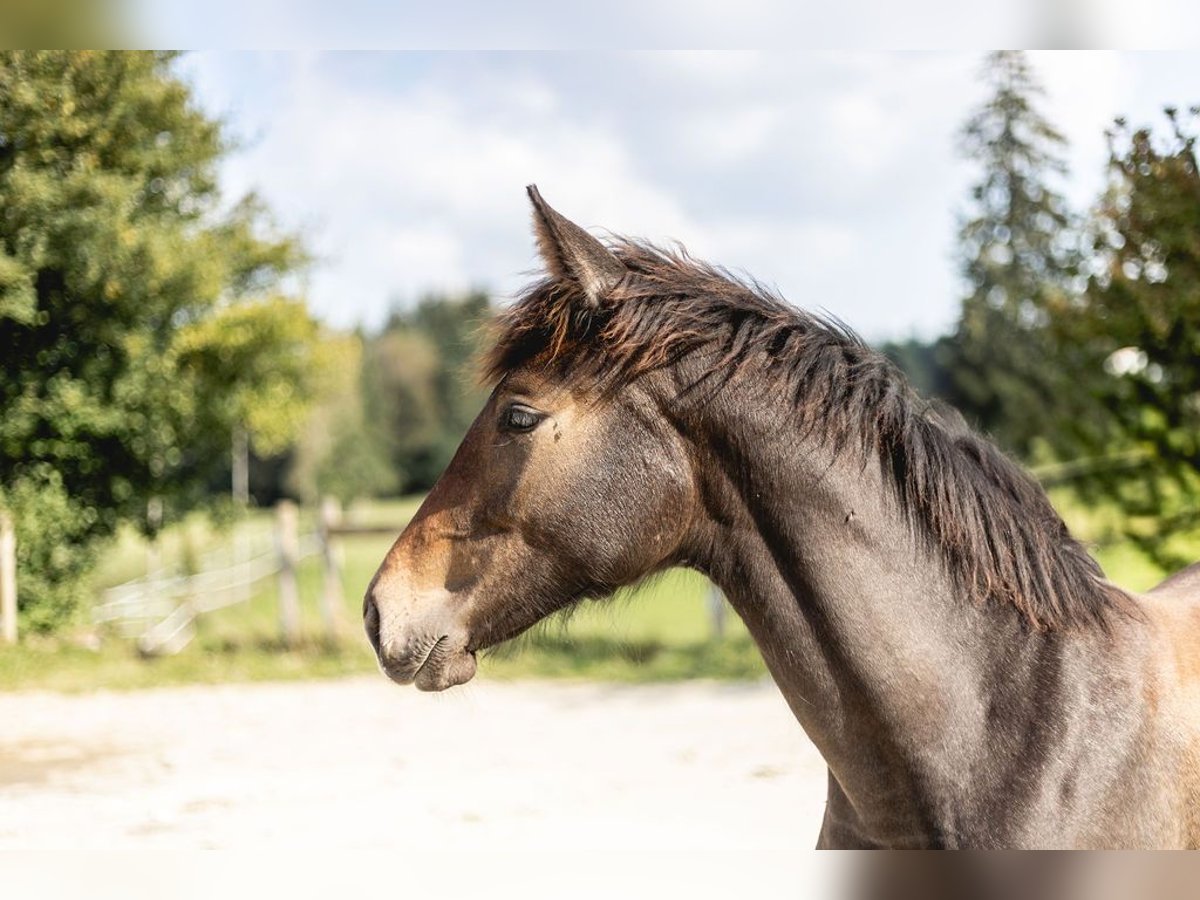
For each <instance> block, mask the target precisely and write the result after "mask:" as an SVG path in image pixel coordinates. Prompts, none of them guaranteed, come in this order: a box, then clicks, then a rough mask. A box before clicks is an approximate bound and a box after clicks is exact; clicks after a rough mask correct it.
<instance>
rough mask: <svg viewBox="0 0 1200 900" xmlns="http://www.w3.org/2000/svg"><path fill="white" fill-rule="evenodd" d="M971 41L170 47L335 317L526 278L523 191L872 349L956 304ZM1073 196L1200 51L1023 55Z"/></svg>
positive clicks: (236, 179) (1191, 76)
mask: <svg viewBox="0 0 1200 900" xmlns="http://www.w3.org/2000/svg"><path fill="white" fill-rule="evenodd" d="M981 60H982V54H980V53H978V52H931V53H901V52H876V51H855V52H843V53H839V52H827V51H811V52H799V51H794V50H793V51H737V52H733V51H694V52H676V51H641V52H618V51H611V50H590V49H582V50H572V51H531V50H523V51H490V52H483V51H470V50H436V51H370V52H367V51H322V50H314V49H306V48H299V49H297V48H294V47H293V48H291V49H286V50H281V51H225V50H218V51H195V52H191V53H188V54H186V55H185V56H184V57H183V58H182V59H181V61H180V62H179V63H178V69H179V72H180V73H181V74H182V75H183V77H185V78H186V79H187V80H188V81H189V82H190V83H191V84H192V85H193V86H194V89H195V91H196V94H197V97H198V100H199V102H200V103H201V105H202V106H203V107H204V108H205V109H206V110H208V111H209V112H210V113H212V114H214V115H217V116H220V117H221V118H222V119H223V120H224V121H225V122H226V125H227V128H228V130H229V132H230V133H231V134H232V135H233V136H234V137H235V138H236V139H237V140H238V142H239V143H240V148H239V149H238V150H237V152H236V153H234V154H232V155H231V156H230V158H229V159H228V161H227V162H226V163H225V164H224V169H223V173H222V174H223V183H224V185H225V188H226V190H227V191H228V193H229V194H230V195H231V196H235V195H238V194H240V193H242V192H245V191H248V190H255V191H258V192H259V193H260V194H261V195H262V196H263V197H264V198H265V199H266V200H267V201H268V203H269V205H270V206H271V208H272V209H273V210H274V211H275V213H276V216H277V218H278V220H279V222H280V224H281V225H283V226H284V227H286V228H289V229H297V230H299V231H301V232H302V233H303V234H304V235H305V237H306V240H307V242H308V244H309V246H310V247H311V248H312V249H313V250H314V251H315V253H316V254H317V257H318V262H317V265H316V267H315V268H314V270H313V272H312V274H311V276H310V278H309V280H308V283H307V285H306V290H307V293H308V296H309V298H310V300H311V304H312V306H313V309H314V310H315V311H316V313H317V314H318V315H319V316H321V317H322V318H323V319H324V320H326V321H327V322H329V323H330V324H332V325H334V326H337V327H351V326H355V325H359V324H362V325H366V326H368V327H371V326H375V325H378V324H379V323H380V322H381V321H382V320H383V318H384V317H385V316H386V314H387V312H388V310H389V309H390V308H391V307H392V306H393V305H404V304H408V303H412V302H413V301H414V300H415V299H416V298H418V297H419V296H421V295H422V294H424V293H426V292H431V291H459V290H464V289H468V288H473V287H481V288H485V289H488V290H490V291H492V292H493V293H494V294H496V295H498V296H499V297H500V298H501V299H504V298H508V297H512V296H513V295H514V294H515V293H516V292H517V291H519V290H520V288H521V286H522V285H523V284H525V283H526V282H527V281H528V280H529V278H530V274H531V273H532V272H534V271H536V269H537V265H538V263H537V259H536V255H535V252H534V247H533V242H532V239H531V234H530V215H529V209H528V202H527V200H526V197H525V193H524V186H525V185H526V184H528V183H530V182H536V183H537V184H538V186H539V188H540V189H541V191H542V194H543V195H544V196H545V197H546V199H547V200H548V201H549V202H550V203H551V204H552V205H553V206H555V207H556V208H557V209H558V210H559V211H560V212H562V213H563V214H564V215H566V216H568V217H569V218H572V219H574V220H575V221H577V222H579V223H580V224H582V225H585V226H587V227H589V228H592V229H594V230H595V231H596V233H598V234H600V235H603V234H604V233H605V231H608V232H612V233H616V234H623V235H634V236H640V237H645V238H649V239H651V240H653V241H655V242H670V241H679V242H681V243H682V244H683V245H685V246H686V247H687V248H688V250H689V251H690V252H691V253H693V255H695V256H698V257H701V258H704V259H707V260H710V261H712V262H716V263H720V264H722V265H724V266H726V267H729V268H731V269H733V270H735V271H743V272H746V273H749V274H750V275H753V276H754V277H755V278H757V279H758V280H760V281H762V282H764V283H766V284H768V285H771V286H774V287H776V288H777V289H778V290H779V291H780V292H781V293H782V294H783V295H784V296H785V297H787V298H788V299H789V300H790V301H792V302H793V303H795V304H797V305H799V306H802V307H805V308H808V309H813V310H825V311H828V312H830V313H833V314H835V315H837V316H838V317H840V318H841V319H843V320H844V321H846V322H847V323H848V324H850V325H851V326H852V327H854V328H855V329H857V330H858V331H859V332H860V333H862V334H863V335H864V336H865V337H867V338H868V339H870V340H882V339H887V338H904V337H908V336H919V337H931V336H933V335H936V334H938V333H941V332H942V331H944V330H946V329H947V328H949V327H950V326H951V325H952V324H953V321H954V318H955V314H956V311H957V307H958V302H959V297H960V294H961V284H960V282H959V280H958V276H957V274H956V265H955V261H954V236H955V232H956V228H957V222H958V221H959V216H960V215H961V214H962V212H963V211H964V210H965V208H966V205H965V204H966V198H967V190H968V186H969V184H970V182H971V180H972V178H973V177H974V175H975V174H976V170H975V169H974V168H973V167H972V164H971V161H970V160H965V159H962V158H961V157H960V156H959V154H958V152H957V133H958V131H959V129H960V128H961V125H962V122H963V121H964V120H965V119H966V117H967V116H968V115H969V113H970V111H971V110H972V108H973V107H974V106H975V105H977V104H978V103H979V102H980V101H981V100H982V98H983V92H982V88H981V86H980V84H979V81H978V78H977V75H978V72H979V67H980V63H981ZM1032 60H1033V63H1034V66H1035V68H1036V70H1037V71H1038V72H1039V74H1040V75H1041V77H1042V79H1043V81H1044V83H1045V84H1046V87H1047V91H1048V93H1047V95H1046V97H1045V98H1044V101H1043V109H1044V111H1045V112H1046V114H1047V115H1048V116H1049V118H1050V119H1051V120H1052V121H1053V122H1054V123H1055V124H1056V125H1057V126H1058V127H1059V128H1060V130H1062V131H1063V132H1064V133H1065V134H1066V135H1067V137H1068V138H1069V140H1070V142H1071V147H1070V151H1069V155H1068V160H1069V163H1070V165H1071V170H1072V175H1071V177H1070V179H1069V181H1067V182H1065V183H1064V184H1063V185H1062V188H1063V190H1064V191H1065V192H1066V193H1067V195H1068V196H1069V197H1070V198H1071V200H1072V201H1073V202H1074V203H1075V204H1076V205H1077V206H1081V207H1083V206H1086V205H1088V204H1090V203H1091V202H1092V201H1093V200H1094V198H1095V196H1096V194H1097V192H1098V191H1099V190H1100V188H1101V187H1102V184H1103V178H1104V163H1105V158H1106V147H1105V142H1104V136H1103V135H1104V130H1105V128H1106V127H1107V126H1108V125H1109V124H1110V123H1111V121H1112V119H1113V117H1114V116H1116V115H1125V116H1127V117H1128V118H1129V119H1130V120H1131V122H1133V123H1135V124H1143V123H1152V124H1160V123H1161V122H1162V118H1161V115H1160V112H1159V110H1160V109H1161V107H1162V106H1163V105H1164V104H1175V105H1178V106H1181V107H1184V108H1186V107H1188V106H1190V105H1193V104H1196V103H1200V54H1196V53H1183V52H1176V53H1145V54H1142V53H1125V52H1094V53H1093V52H1086V53H1085V52H1076V53H1052V52H1039V53H1034V54H1033V55H1032Z"/></svg>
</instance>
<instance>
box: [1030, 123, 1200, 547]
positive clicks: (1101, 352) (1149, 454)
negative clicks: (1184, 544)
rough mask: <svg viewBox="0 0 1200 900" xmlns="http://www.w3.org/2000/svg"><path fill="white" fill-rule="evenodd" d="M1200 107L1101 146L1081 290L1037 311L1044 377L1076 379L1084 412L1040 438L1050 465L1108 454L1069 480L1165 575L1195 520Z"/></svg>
mask: <svg viewBox="0 0 1200 900" xmlns="http://www.w3.org/2000/svg"><path fill="white" fill-rule="evenodd" d="M1198 126H1200V109H1196V108H1193V109H1192V110H1190V111H1189V113H1188V114H1187V115H1182V114H1180V113H1179V111H1177V110H1174V109H1167V110H1166V111H1165V121H1164V122H1163V123H1161V125H1160V127H1159V128H1158V129H1151V128H1139V129H1137V130H1131V129H1129V128H1128V127H1127V126H1126V125H1125V123H1123V122H1119V123H1118V124H1117V127H1116V128H1115V129H1114V130H1113V131H1112V132H1111V134H1110V135H1109V145H1110V152H1111V163H1110V175H1111V179H1110V186H1109V189H1108V191H1107V193H1106V194H1105V196H1104V197H1103V198H1102V199H1101V201H1100V203H1099V205H1098V207H1097V208H1096V210H1095V214H1094V218H1093V223H1092V231H1093V242H1092V248H1091V251H1092V256H1091V277H1090V278H1089V280H1088V282H1087V286H1086V290H1084V291H1083V292H1081V293H1076V294H1069V295H1063V296H1061V297H1059V298H1058V302H1057V303H1055V304H1052V305H1051V306H1049V307H1048V311H1049V313H1050V316H1049V321H1048V324H1047V329H1046V330H1047V333H1048V334H1049V336H1050V341H1051V342H1052V345H1053V347H1054V348H1055V351H1056V356H1055V359H1054V364H1055V366H1058V365H1060V362H1059V361H1060V360H1069V361H1070V366H1069V367H1068V368H1066V369H1065V371H1064V374H1065V375H1067V376H1075V377H1077V378H1079V377H1080V376H1086V381H1082V380H1081V381H1079V382H1077V383H1078V384H1086V385H1087V387H1088V388H1089V392H1090V394H1091V397H1092V398H1093V399H1094V400H1095V402H1096V407H1095V408H1093V410H1092V411H1091V413H1092V414H1091V415H1088V416H1082V417H1079V418H1072V419H1068V420H1067V421H1065V422H1063V423H1061V425H1060V426H1059V427H1057V428H1054V429H1051V430H1050V431H1049V434H1050V435H1051V436H1052V439H1053V440H1054V442H1055V444H1056V448H1057V450H1058V452H1059V455H1060V456H1062V457H1065V458H1074V457H1079V456H1083V457H1110V458H1111V457H1114V456H1115V457H1116V461H1117V462H1122V461H1124V464H1122V465H1112V466H1099V467H1097V468H1096V469H1095V470H1094V472H1092V473H1091V474H1090V477H1088V478H1084V479H1080V480H1079V482H1078V489H1079V490H1080V491H1081V492H1083V494H1084V496H1085V497H1086V498H1087V499H1091V500H1097V499H1101V498H1108V499H1112V500H1115V501H1116V502H1117V503H1118V504H1119V505H1120V507H1121V509H1122V511H1123V512H1124V513H1125V515H1126V516H1127V523H1126V529H1125V530H1126V533H1127V535H1128V536H1129V537H1130V538H1132V539H1133V540H1134V541H1136V542H1137V543H1138V544H1139V546H1141V548H1142V550H1143V552H1145V553H1146V554H1147V555H1148V556H1150V557H1151V558H1153V559H1155V560H1156V561H1158V562H1159V563H1160V564H1161V565H1163V566H1164V568H1174V567H1177V566H1180V565H1184V564H1186V563H1190V562H1194V561H1195V560H1193V559H1191V558H1190V556H1191V554H1190V552H1189V551H1181V550H1178V549H1176V548H1177V547H1178V544H1177V542H1175V541H1173V540H1172V539H1171V538H1172V536H1174V535H1177V534H1179V533H1181V532H1182V531H1184V530H1185V529H1187V528H1189V527H1191V526H1194V525H1195V524H1196V523H1197V522H1200V171H1198V169H1197V159H1196V136H1197V133H1198Z"/></svg>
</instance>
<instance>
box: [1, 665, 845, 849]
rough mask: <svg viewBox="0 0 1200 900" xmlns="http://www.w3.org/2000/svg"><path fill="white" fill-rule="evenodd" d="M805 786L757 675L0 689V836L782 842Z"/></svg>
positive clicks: (265, 843)
mask: <svg viewBox="0 0 1200 900" xmlns="http://www.w3.org/2000/svg"><path fill="white" fill-rule="evenodd" d="M824 793H825V770H824V766H823V764H822V763H821V760H820V757H819V756H818V755H817V753H816V751H815V750H814V749H813V747H812V746H811V744H809V743H808V742H807V740H806V739H805V738H804V735H803V733H802V732H801V730H800V728H799V726H798V725H797V724H796V722H795V720H794V719H793V718H792V716H791V713H790V712H789V711H788V709H787V707H786V706H785V704H784V702H783V700H782V698H781V697H780V696H779V694H778V692H777V691H776V689H775V688H774V686H772V685H770V684H766V683H764V684H756V685H742V686H730V685H713V684H682V685H670V686H637V687H633V686H611V685H590V684H587V685H584V684H580V685H563V684H544V683H524V684H489V683H473V684H471V685H468V686H466V687H465V688H459V689H457V690H455V691H451V692H448V693H446V694H441V695H433V696H431V695H426V694H420V693H418V692H416V691H414V690H412V689H404V688H399V687H395V686H393V685H391V684H389V683H387V682H386V681H385V680H384V679H383V678H381V677H368V678H356V679H350V680H344V681H331V682H318V683H295V684H268V685H238V686H222V687H189V688H171V689H162V690H154V691H143V692H134V693H109V692H98V693H94V694H83V695H58V694H49V693H17V694H8V695H3V696H0V849H21V850H26V849H36V848H49V849H55V850H64V849H82V848H96V849H105V850H111V849H115V850H122V849H124V850H130V849H139V850H140V849H146V848H153V849H161V850H164V851H169V850H171V849H187V848H196V847H223V848H242V849H244V848H247V847H256V848H264V849H269V848H288V849H289V850H290V851H294V850H295V849H297V848H304V847H308V846H312V847H321V848H324V849H329V848H343V849H374V850H383V849H389V848H405V849H406V850H407V851H410V852H411V851H412V850H413V849H414V848H416V849H418V850H419V849H421V848H428V849H429V850H445V849H446V848H448V847H452V848H455V850H457V851H461V850H471V849H473V848H475V849H479V850H481V851H483V850H486V851H487V852H490V853H496V852H497V851H504V850H506V849H509V848H511V849H512V850H513V851H517V852H520V851H524V852H528V851H529V850H530V849H531V848H537V849H538V851H539V852H542V853H546V852H554V851H559V850H561V851H578V850H579V849H580V848H581V847H586V848H588V849H589V851H591V852H596V851H604V852H610V851H616V852H644V851H647V850H653V851H654V852H664V851H665V852H675V853H686V854H693V853H696V852H697V851H699V852H702V853H708V852H709V851H716V852H722V853H728V852H737V851H739V850H741V851H753V852H756V853H761V852H779V853H784V854H787V855H788V856H792V855H794V854H795V853H796V852H797V851H799V850H803V849H807V848H810V847H812V846H813V843H814V841H815V840H816V835H817V830H818V827H819V824H820V818H821V814H822V812H823V809H824Z"/></svg>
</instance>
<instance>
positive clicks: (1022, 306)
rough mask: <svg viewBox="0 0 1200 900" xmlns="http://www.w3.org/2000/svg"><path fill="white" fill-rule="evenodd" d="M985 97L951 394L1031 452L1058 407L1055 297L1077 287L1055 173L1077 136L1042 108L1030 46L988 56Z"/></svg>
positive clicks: (951, 355)
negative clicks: (1052, 323) (1069, 136)
mask: <svg viewBox="0 0 1200 900" xmlns="http://www.w3.org/2000/svg"><path fill="white" fill-rule="evenodd" d="M984 77H985V79H986V81H987V83H988V85H989V87H990V89H991V93H990V96H989V97H988V99H987V100H986V102H985V103H984V104H983V105H982V106H981V107H980V108H979V109H978V110H977V111H976V112H975V113H974V114H973V115H972V116H971V118H970V119H969V120H968V121H967V123H966V125H965V127H964V128H963V132H962V152H963V153H964V155H965V156H966V157H967V158H968V159H970V160H972V161H973V162H975V163H977V164H978V165H979V166H980V167H981V169H982V174H981V177H980V179H979V181H977V182H976V183H975V184H974V186H973V187H972V189H971V203H970V207H969V212H968V214H967V218H966V220H965V221H964V222H963V224H962V226H961V229H960V232H959V255H960V259H961V266H962V273H963V276H964V279H965V281H966V284H967V294H966V296H965V297H964V299H963V303H962V310H961V314H960V317H959V321H958V325H957V328H956V331H955V335H954V340H953V341H952V342H949V343H948V344H946V345H944V347H943V348H942V355H943V362H944V364H945V366H946V367H947V369H948V370H949V374H950V390H949V395H950V396H948V398H947V399H949V400H950V401H951V402H952V403H954V404H955V405H956V406H958V407H959V409H960V410H962V412H963V413H964V414H965V415H966V416H967V417H968V418H970V419H973V420H974V421H975V423H976V424H977V425H979V426H980V427H982V428H983V429H985V430H986V431H988V432H989V433H991V434H992V435H993V436H994V437H996V438H997V439H998V440H999V441H1000V442H1001V443H1002V444H1003V445H1004V446H1006V447H1008V448H1009V449H1011V450H1014V451H1016V452H1018V453H1028V452H1029V451H1030V449H1031V447H1032V444H1033V443H1034V440H1035V438H1036V437H1037V436H1038V435H1039V434H1041V433H1042V432H1043V431H1044V430H1045V429H1046V428H1047V427H1048V425H1049V423H1050V422H1051V421H1052V417H1053V416H1054V415H1055V410H1054V398H1055V397H1056V395H1057V394H1058V393H1059V392H1058V391H1056V390H1055V385H1054V373H1055V372H1056V371H1058V370H1059V369H1058V367H1056V365H1055V364H1054V362H1053V361H1052V360H1051V359H1050V357H1049V341H1048V339H1047V337H1046V335H1045V325H1046V308H1047V306H1048V305H1049V304H1051V303H1054V302H1057V299H1058V298H1060V297H1061V296H1062V295H1064V294H1068V293H1070V292H1071V291H1072V290H1073V289H1074V288H1075V283H1076V279H1077V278H1078V274H1079V267H1080V258H1081V254H1080V248H1079V244H1078V237H1077V231H1076V229H1075V228H1074V222H1073V218H1072V215H1071V213H1070V212H1069V211H1068V208H1067V204H1066V201H1065V200H1064V199H1063V197H1062V195H1061V194H1059V193H1058V192H1056V190H1055V189H1054V184H1053V182H1054V180H1055V179H1056V178H1058V177H1061V176H1062V175H1064V174H1065V172H1066V165H1065V163H1064V162H1063V153H1064V151H1065V149H1066V140H1065V138H1064V137H1063V136H1062V134H1061V133H1059V132H1058V131H1057V130H1056V129H1055V128H1054V127H1053V126H1052V125H1051V124H1050V123H1049V122H1048V121H1047V120H1046V118H1045V117H1044V116H1043V115H1042V113H1041V112H1040V111H1039V110H1038V108H1037V100H1038V98H1040V97H1041V96H1042V94H1043V89H1042V87H1041V85H1040V84H1039V82H1038V81H1037V78H1036V77H1035V75H1034V73H1033V71H1032V69H1031V68H1030V65H1029V62H1028V60H1027V59H1026V57H1025V55H1024V54H1023V53H1021V52H1019V51H1004V52H999V53H995V54H992V55H991V56H989V57H988V59H987V62H986V65H985V68H984Z"/></svg>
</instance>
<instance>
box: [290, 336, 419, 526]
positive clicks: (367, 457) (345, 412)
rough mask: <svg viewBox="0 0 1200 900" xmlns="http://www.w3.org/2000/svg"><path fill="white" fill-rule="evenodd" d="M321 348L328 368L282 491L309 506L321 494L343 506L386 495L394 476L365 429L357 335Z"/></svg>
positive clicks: (382, 450)
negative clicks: (326, 353)
mask: <svg viewBox="0 0 1200 900" xmlns="http://www.w3.org/2000/svg"><path fill="white" fill-rule="evenodd" d="M327 346H328V351H329V353H330V355H331V364H330V365H329V366H328V367H327V368H326V373H327V378H326V379H325V383H324V384H323V385H322V387H321V389H320V391H319V394H318V400H317V402H316V404H315V406H314V408H313V410H312V412H311V415H310V416H309V418H308V421H307V422H306V424H305V426H304V429H303V432H302V434H301V437H300V440H299V441H298V442H297V443H296V446H295V449H294V451H293V453H292V457H291V460H290V464H289V467H288V474H287V482H286V485H287V489H288V490H289V491H290V492H291V493H292V494H293V495H294V496H297V497H300V498H301V499H303V500H305V501H307V502H310V503H311V502H315V501H316V500H317V499H318V498H320V497H322V496H324V495H327V494H328V495H332V496H334V497H337V498H338V499H340V500H341V501H343V502H348V501H350V500H354V499H356V498H359V497H373V496H379V495H381V494H386V493H388V492H390V491H392V490H394V489H395V488H396V486H397V485H398V483H399V478H398V473H397V472H396V471H394V470H393V467H392V464H391V461H390V460H389V459H388V455H387V451H386V448H385V447H384V446H383V444H382V441H381V440H380V437H379V432H378V430H376V429H372V428H370V427H368V425H367V417H366V407H365V404H364V395H363V387H364V385H363V380H364V374H365V373H364V368H363V340H362V337H361V336H360V335H358V334H349V335H343V336H340V337H338V338H336V339H331V340H330V341H329V342H328V345H327Z"/></svg>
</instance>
